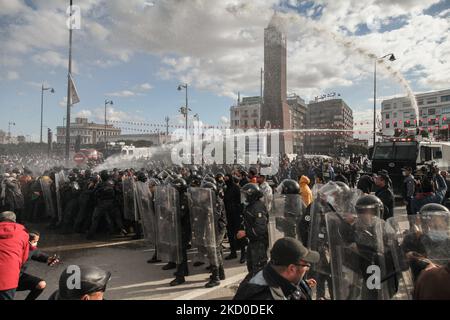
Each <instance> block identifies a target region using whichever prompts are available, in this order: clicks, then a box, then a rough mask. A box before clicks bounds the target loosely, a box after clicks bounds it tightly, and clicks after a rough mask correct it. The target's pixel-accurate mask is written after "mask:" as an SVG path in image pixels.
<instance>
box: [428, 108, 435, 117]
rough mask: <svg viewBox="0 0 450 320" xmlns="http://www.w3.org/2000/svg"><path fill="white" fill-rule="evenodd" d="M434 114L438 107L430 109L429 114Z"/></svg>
mask: <svg viewBox="0 0 450 320" xmlns="http://www.w3.org/2000/svg"><path fill="white" fill-rule="evenodd" d="M430 114H431V115H432V114H436V109H434V108H430V109H428V115H430Z"/></svg>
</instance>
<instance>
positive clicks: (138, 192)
mask: <svg viewBox="0 0 450 320" xmlns="http://www.w3.org/2000/svg"><path fill="white" fill-rule="evenodd" d="M134 190H135V192H134V200H135V207H136V210H137V211H138V216H139V217H140V218H141V222H142V227H143V229H144V230H143V232H144V237H145V239H146V240H147V241H149V242H150V243H151V244H153V245H156V239H157V227H156V215H155V210H154V208H153V196H152V193H151V192H150V189H149V185H148V183H146V182H142V181H137V182H136V183H135V189H134Z"/></svg>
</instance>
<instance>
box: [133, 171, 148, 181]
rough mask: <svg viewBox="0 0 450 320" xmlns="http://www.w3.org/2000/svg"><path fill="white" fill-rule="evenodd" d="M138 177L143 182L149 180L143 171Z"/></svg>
mask: <svg viewBox="0 0 450 320" xmlns="http://www.w3.org/2000/svg"><path fill="white" fill-rule="evenodd" d="M136 177H137V180H138V181H141V182H146V181H147V176H146V175H145V173H144V172H142V171H139V172H138V174H137V176H136Z"/></svg>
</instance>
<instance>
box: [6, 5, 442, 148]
mask: <svg viewBox="0 0 450 320" xmlns="http://www.w3.org/2000/svg"><path fill="white" fill-rule="evenodd" d="M68 3H69V1H68V0H0V43H1V45H0V111H1V114H2V116H1V117H0V129H3V130H4V131H7V129H8V122H9V121H12V122H15V124H16V126H15V127H13V128H12V132H13V134H14V135H18V134H22V135H30V136H31V137H32V138H33V139H34V140H38V138H39V130H40V94H41V90H40V87H41V85H42V84H43V83H44V84H45V85H46V86H51V87H54V88H55V90H56V92H55V94H51V93H50V92H46V93H45V111H44V126H45V127H50V128H52V129H55V127H56V126H57V125H62V123H63V117H65V99H66V92H67V81H66V79H67V57H68V30H67V27H66V20H67V15H66V9H67V6H68ZM74 4H75V5H79V6H80V7H81V29H80V30H75V31H74V35H73V44H74V50H73V57H74V75H73V77H74V79H75V83H76V86H77V89H78V93H79V96H80V99H81V102H80V103H79V104H77V105H75V106H74V108H73V115H84V116H87V117H89V118H90V119H91V120H93V121H103V117H104V116H103V113H104V111H103V110H104V100H105V99H111V100H113V101H114V106H113V107H111V108H109V109H108V118H109V119H113V120H116V121H141V122H147V123H153V124H162V123H164V118H165V117H166V116H169V118H170V119H171V124H173V125H177V124H178V123H179V121H180V120H181V119H180V116H179V114H178V109H179V107H180V106H182V105H183V104H184V95H183V93H182V92H179V91H177V90H176V88H177V86H178V84H179V83H188V84H189V97H190V107H191V109H192V110H193V113H198V114H199V115H200V119H201V120H202V121H204V122H206V123H208V124H211V125H222V124H224V123H225V122H226V121H227V118H229V107H230V105H232V104H234V103H235V101H236V98H237V93H238V92H241V96H250V95H258V94H259V74H260V68H261V67H262V66H263V57H264V52H263V40H264V28H265V27H266V26H267V24H268V22H269V21H270V18H271V16H272V15H273V13H274V10H277V11H278V12H280V13H279V15H280V16H281V17H282V21H283V27H284V28H285V30H286V32H287V37H288V93H297V94H299V95H300V96H302V97H303V98H304V99H305V100H307V101H309V100H310V99H313V98H314V97H315V96H316V95H320V94H324V93H329V92H337V93H340V94H341V95H342V97H343V98H344V100H345V101H346V102H347V103H348V104H349V105H350V107H351V108H352V109H353V111H354V117H355V121H356V122H365V121H370V120H371V117H372V116H371V109H372V108H373V58H372V57H373V56H382V55H385V54H388V53H391V52H393V53H395V56H396V57H397V61H395V62H386V63H385V64H390V66H391V68H392V70H393V72H395V71H399V73H400V75H397V76H394V75H392V74H391V73H390V72H388V71H386V70H385V68H380V73H379V77H378V97H379V98H380V100H381V99H383V98H386V97H392V96H401V95H406V92H405V88H404V86H403V85H400V84H399V81H401V78H402V77H403V79H406V80H407V82H408V83H409V86H410V87H411V88H412V90H413V91H414V92H424V91H429V90H439V89H446V88H450V60H449V57H450V0H348V1H347V0H343V1H333V0H317V1H295V0H281V1H280V0H251V1H250V0H153V1H151V0H107V1H106V0H74ZM124 127H127V128H130V127H131V126H129V125H125V126H124ZM370 127H371V125H363V126H358V127H356V130H368V129H370ZM134 128H139V127H138V126H136V127H134ZM145 129H149V128H145ZM132 132H133V131H124V133H132ZM368 136H370V135H368Z"/></svg>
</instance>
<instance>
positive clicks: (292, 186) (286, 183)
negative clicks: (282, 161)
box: [277, 179, 300, 194]
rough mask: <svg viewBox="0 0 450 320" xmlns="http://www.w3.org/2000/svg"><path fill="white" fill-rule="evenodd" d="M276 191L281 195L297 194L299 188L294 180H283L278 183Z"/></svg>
mask: <svg viewBox="0 0 450 320" xmlns="http://www.w3.org/2000/svg"><path fill="white" fill-rule="evenodd" d="M277 190H278V192H280V193H281V194H299V193H300V186H299V184H298V182H297V181H295V180H292V179H285V180H283V181H282V182H281V183H280V185H279V186H278V188H277Z"/></svg>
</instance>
